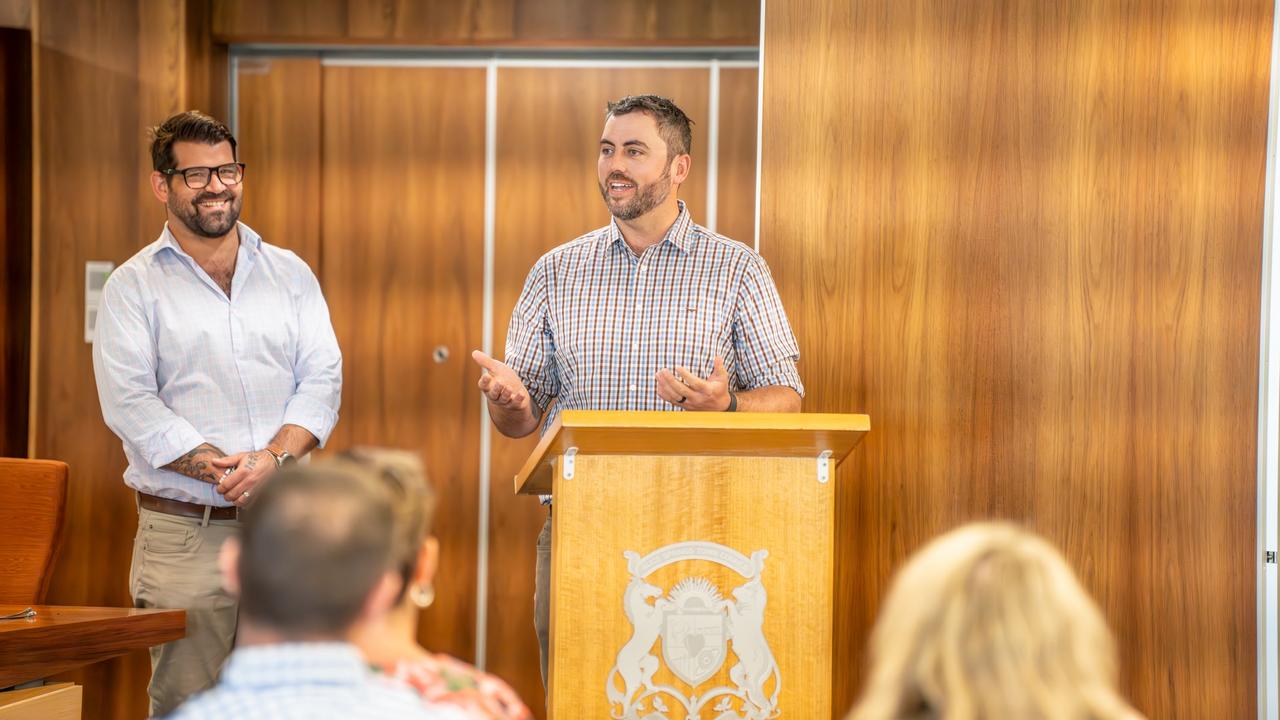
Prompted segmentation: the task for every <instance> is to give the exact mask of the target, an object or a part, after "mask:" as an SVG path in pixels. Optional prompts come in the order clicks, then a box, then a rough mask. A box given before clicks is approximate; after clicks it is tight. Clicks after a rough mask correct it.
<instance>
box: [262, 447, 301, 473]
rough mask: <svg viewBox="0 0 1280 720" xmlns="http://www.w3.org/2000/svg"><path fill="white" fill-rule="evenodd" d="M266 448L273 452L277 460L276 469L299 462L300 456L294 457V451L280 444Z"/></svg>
mask: <svg viewBox="0 0 1280 720" xmlns="http://www.w3.org/2000/svg"><path fill="white" fill-rule="evenodd" d="M266 450H267V452H268V453H271V457H272V458H273V459H274V460H275V461H276V469H279V468H282V467H284V466H285V465H292V464H293V463H296V462H298V458H296V457H294V456H293V454H292V453H290V452H289V451H288V450H285V449H284V448H282V447H280V446H279V445H268V446H267V447H266Z"/></svg>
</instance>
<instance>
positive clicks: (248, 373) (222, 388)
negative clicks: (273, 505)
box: [93, 223, 342, 506]
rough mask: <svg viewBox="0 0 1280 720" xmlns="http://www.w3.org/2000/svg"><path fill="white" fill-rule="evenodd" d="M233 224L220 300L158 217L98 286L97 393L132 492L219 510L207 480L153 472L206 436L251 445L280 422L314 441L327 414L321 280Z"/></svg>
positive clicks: (338, 372)
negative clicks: (236, 234)
mask: <svg viewBox="0 0 1280 720" xmlns="http://www.w3.org/2000/svg"><path fill="white" fill-rule="evenodd" d="M239 228H240V248H239V250H238V255H237V257H236V269H235V275H234V276H233V277H232V281H231V296H230V297H227V295H226V294H225V293H223V292H222V290H221V288H219V287H218V285H217V283H215V282H214V281H213V279H212V278H211V277H209V275H208V274H207V273H206V272H205V271H204V270H203V269H202V268H201V267H200V266H199V265H198V264H197V263H196V262H195V260H193V259H192V258H191V256H190V255H188V254H187V253H186V252H184V251H183V250H182V248H181V247H180V246H179V245H178V243H177V241H176V240H175V239H174V237H173V235H172V233H170V232H169V226H168V225H167V224H166V225H165V228H164V232H162V233H161V235H160V237H159V239H157V240H156V241H155V242H153V243H151V244H150V245H148V246H147V247H145V248H143V249H142V251H141V252H139V253H138V254H137V255H134V256H133V257H132V258H130V259H129V260H128V261H127V262H125V263H124V264H123V265H121V266H120V267H119V268H117V269H116V270H115V271H114V272H112V273H111V276H110V277H109V278H108V279H107V282H106V285H105V286H104V287H103V289H102V299H101V304H100V305H99V309H98V318H97V332H96V340H95V342H94V347H93V370H94V375H95V376H96V378H97V383H98V399H99V401H100V402H101V404H102V415H103V418H104V419H105V420H106V423H107V426H108V427H110V428H111V430H112V431H113V432H115V434H116V435H118V436H119V437H120V439H121V440H122V441H123V442H124V452H125V457H126V458H127V459H128V461H129V467H128V468H127V469H126V470H125V473H124V480H125V484H126V485H128V486H129V487H131V488H133V489H135V490H138V491H140V492H144V493H148V494H151V495H157V496H160V497H167V498H173V499H176V500H183V501H186V502H193V503H199V504H202V505H219V506H225V505H228V504H229V503H228V502H227V501H226V499H225V498H223V497H222V496H221V495H219V494H218V492H217V491H216V489H215V488H214V486H213V485H210V484H209V483H205V482H201V481H199V480H195V479H193V478H189V477H186V476H185V475H181V474H179V473H176V472H173V471H171V470H162V469H161V468H162V467H164V466H165V465H167V464H169V463H171V462H173V461H174V460H176V459H177V458H179V457H181V456H182V455H183V454H184V453H186V452H188V451H189V450H191V449H192V448H195V447H197V446H198V445H200V444H201V443H206V442H207V443H211V444H213V445H214V446H216V447H218V448H219V449H221V450H222V451H223V452H226V453H229V454H230V453H237V452H244V451H249V450H259V449H262V448H263V447H266V445H267V443H269V442H270V441H271V438H272V437H274V436H275V434H276V433H277V432H278V431H279V430H280V427H281V426H282V425H286V424H291V425H298V426H300V427H303V428H305V429H307V430H308V431H309V432H310V433H311V434H312V435H314V436H315V437H316V438H317V439H318V440H319V441H320V444H321V445H324V443H325V441H326V440H327V439H328V437H329V433H330V432H332V430H333V426H334V424H335V423H336V422H337V421H338V405H339V403H340V401H341V395H342V354H341V352H340V351H339V349H338V341H337V338H336V337H335V336H334V333H333V325H332V323H331V322H330V321H329V308H328V306H327V305H326V304H325V301H324V295H323V294H321V292H320V283H319V282H318V281H317V280H316V277H315V274H314V273H312V272H311V269H310V268H308V267H307V264H306V263H305V262H303V261H302V260H301V258H299V257H298V256H297V255H294V254H293V253H292V252H290V251H288V250H284V249H282V248H278V247H275V246H272V245H269V244H267V243H265V242H263V240H262V238H261V237H259V236H258V234H257V233H255V232H254V231H253V230H251V229H250V228H249V226H247V225H245V224H243V223H241V224H240V226H239Z"/></svg>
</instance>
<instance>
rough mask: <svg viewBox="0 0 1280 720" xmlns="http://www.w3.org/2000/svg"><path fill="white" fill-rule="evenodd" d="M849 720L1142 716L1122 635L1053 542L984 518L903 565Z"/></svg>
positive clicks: (1073, 719) (1098, 719)
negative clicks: (1125, 677) (1124, 678)
mask: <svg viewBox="0 0 1280 720" xmlns="http://www.w3.org/2000/svg"><path fill="white" fill-rule="evenodd" d="M871 656H872V657H871V673H870V676H869V678H868V681H867V685H866V688H865V690H864V692H863V695H862V698H861V699H860V700H859V702H858V703H857V704H856V705H855V706H854V708H853V711H852V712H851V713H850V715H849V718H848V720H901V719H904V718H919V719H925V718H946V720H998V719H1001V718H1019V719H1027V720H1031V719H1034V720H1113V719H1116V720H1118V719H1120V718H1125V719H1130V718H1138V717H1141V716H1140V715H1138V714H1137V713H1136V712H1135V711H1134V710H1133V708H1132V707H1130V706H1129V704H1128V703H1126V702H1125V701H1124V699H1123V698H1122V697H1121V696H1120V694H1119V693H1118V692H1117V691H1116V687H1115V686H1116V674H1117V661H1116V649H1115V643H1114V641H1113V639H1112V637H1111V633H1110V631H1109V630H1108V629H1107V626H1106V623H1105V621H1104V620H1103V617H1102V613H1101V612H1100V611H1099V609H1098V607H1097V605H1096V604H1095V603H1094V602H1093V600H1092V599H1091V598H1090V597H1089V595H1088V593H1086V592H1085V590H1084V588H1083V587H1081V585H1080V582H1079V581H1078V580H1077V579H1076V576H1075V574H1074V573H1073V572H1072V570H1071V567H1070V566H1069V565H1068V564H1067V561H1066V560H1065V559H1064V558H1063V557H1062V554H1061V553H1059V552H1058V551H1057V550H1056V549H1055V548H1054V547H1053V546H1052V545H1050V544H1049V543H1048V542H1045V541H1044V540H1043V539H1041V538H1040V537H1038V536H1036V535H1034V534H1032V533H1030V532H1028V531H1026V530H1023V529H1021V528H1019V527H1017V526H1016V525H1012V524H1009V523H979V524H974V525H968V526H965V527H962V528H959V529H957V530H953V531H951V532H949V533H947V534H945V535H943V536H941V537H939V538H937V539H935V540H933V541H932V542H930V543H929V544H928V545H926V546H925V547H924V548H923V549H922V550H920V551H919V552H918V553H916V554H915V556H914V557H912V558H911V559H910V561H909V562H908V563H907V564H906V566H905V567H903V568H902V570H901V571H900V572H899V573H898V576H897V578H896V579H895V580H894V582H893V586H892V588H891V589H890V591H889V595H888V597H887V598H886V600H885V603H884V606H883V607H882V608H881V611H880V617H879V619H878V620H877V622H876V626H875V630H874V631H873V633H872V638H871Z"/></svg>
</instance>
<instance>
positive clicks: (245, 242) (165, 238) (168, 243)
mask: <svg viewBox="0 0 1280 720" xmlns="http://www.w3.org/2000/svg"><path fill="white" fill-rule="evenodd" d="M236 227H238V228H239V229H240V247H242V248H250V249H253V250H260V249H261V248H262V236H260V235H258V233H256V232H254V231H253V228H251V227H249V226H248V225H245V224H244V223H242V222H238V221H237V222H236ZM166 248H168V249H170V250H172V251H174V252H175V253H177V254H179V255H187V252H186V251H185V250H183V249H182V246H181V245H179V244H178V239H177V238H175V237H174V236H173V231H171V230H170V229H169V223H168V221H165V224H164V229H163V230H161V231H160V237H159V238H158V239H157V241H156V243H155V245H154V246H153V247H152V248H151V254H152V255H155V254H156V253H158V252H160V251H161V250H164V249H166Z"/></svg>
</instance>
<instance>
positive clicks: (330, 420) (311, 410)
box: [283, 395, 338, 447]
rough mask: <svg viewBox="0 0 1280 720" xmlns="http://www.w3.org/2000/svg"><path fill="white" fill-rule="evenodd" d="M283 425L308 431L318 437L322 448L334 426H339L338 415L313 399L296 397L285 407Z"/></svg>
mask: <svg viewBox="0 0 1280 720" xmlns="http://www.w3.org/2000/svg"><path fill="white" fill-rule="evenodd" d="M283 423H284V424H285V425H297V426H298V427H300V428H302V429H304V430H306V431H307V432H309V433H311V434H312V435H314V436H315V437H316V440H317V441H318V442H319V444H320V447H324V444H325V443H326V442H328V440H329V433H331V432H333V426H334V425H336V424H338V413H337V411H335V410H334V409H333V408H331V407H329V406H328V405H325V404H324V403H322V402H320V401H319V400H316V399H315V398H313V397H309V396H307V395H294V396H293V397H291V398H289V403H288V404H287V405H285V408H284V421H283Z"/></svg>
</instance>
